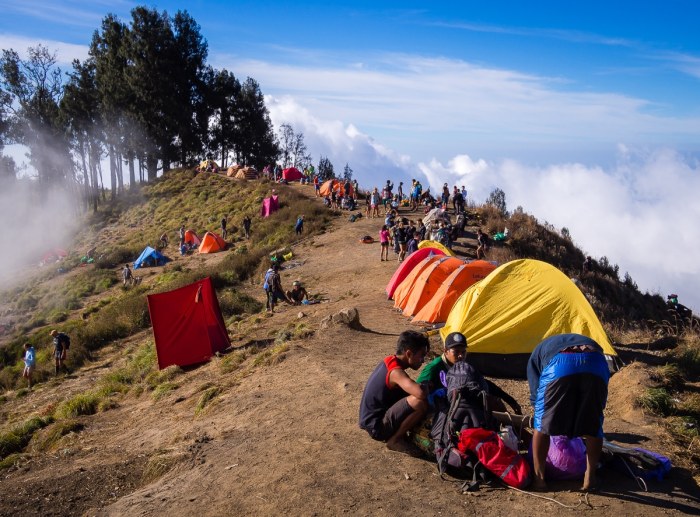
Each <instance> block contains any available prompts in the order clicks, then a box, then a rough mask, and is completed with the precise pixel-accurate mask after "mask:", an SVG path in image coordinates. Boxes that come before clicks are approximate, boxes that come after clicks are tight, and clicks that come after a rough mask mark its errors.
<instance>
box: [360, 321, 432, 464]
mask: <svg viewBox="0 0 700 517" xmlns="http://www.w3.org/2000/svg"><path fill="white" fill-rule="evenodd" d="M429 349H430V342H429V341H428V337H427V336H426V335H425V334H422V333H420V332H416V331H414V330H406V331H404V332H402V333H401V334H400V335H399V339H398V342H397V344H396V354H394V355H390V356H387V357H385V358H384V359H383V360H382V361H381V362H380V363H379V365H378V366H377V367H376V368H375V369H374V371H373V372H372V374H371V375H370V376H369V379H368V380H367V384H365V389H364V391H363V392H362V400H361V401H360V421H359V425H360V428H361V429H364V430H365V431H367V433H368V434H369V435H370V437H371V438H372V439H374V440H378V441H382V442H386V447H387V449H391V450H395V451H402V452H404V451H406V450H407V443H406V441H405V439H406V433H407V432H408V431H409V430H410V429H413V428H414V427H415V426H416V424H418V422H420V421H421V419H422V418H423V416H424V415H425V413H426V412H427V411H428V400H427V399H428V389H429V388H428V385H427V384H426V385H420V384H418V383H416V382H415V381H414V380H413V379H411V378H410V377H409V376H408V374H406V371H405V370H406V369H407V368H411V369H412V370H418V369H419V368H420V367H421V365H422V364H423V361H425V356H426V354H427V353H428V350H429Z"/></svg>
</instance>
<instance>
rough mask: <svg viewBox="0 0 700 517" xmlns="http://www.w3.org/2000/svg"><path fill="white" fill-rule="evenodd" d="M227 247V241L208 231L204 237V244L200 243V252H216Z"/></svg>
mask: <svg viewBox="0 0 700 517" xmlns="http://www.w3.org/2000/svg"><path fill="white" fill-rule="evenodd" d="M225 249H226V241H225V240H223V239H222V238H221V237H219V236H218V235H217V234H215V233H212V232H207V233H205V234H204V237H203V238H202V244H200V245H199V252H200V253H216V252H217V251H223V250H225Z"/></svg>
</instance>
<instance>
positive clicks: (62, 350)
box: [49, 329, 70, 375]
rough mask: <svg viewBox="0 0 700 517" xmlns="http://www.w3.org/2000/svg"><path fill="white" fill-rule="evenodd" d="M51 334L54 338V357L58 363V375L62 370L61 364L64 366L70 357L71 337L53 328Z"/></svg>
mask: <svg viewBox="0 0 700 517" xmlns="http://www.w3.org/2000/svg"><path fill="white" fill-rule="evenodd" d="M49 335H50V336H51V337H52V338H53V357H54V360H55V363H56V375H58V373H59V372H60V371H61V366H63V363H64V362H65V360H66V358H67V357H68V347H69V346H70V338H69V337H68V336H67V335H66V334H64V333H63V332H59V331H57V330H56V329H53V330H51V332H50V333H49Z"/></svg>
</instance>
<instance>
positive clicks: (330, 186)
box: [319, 179, 345, 197]
mask: <svg viewBox="0 0 700 517" xmlns="http://www.w3.org/2000/svg"><path fill="white" fill-rule="evenodd" d="M333 190H335V192H336V194H339V195H341V196H344V195H345V189H344V188H343V184H342V182H340V181H338V180H336V179H332V180H328V181H325V182H324V183H323V184H322V185H321V188H320V189H319V193H320V194H321V196H323V197H326V196H330V195H331V192H332V191H333Z"/></svg>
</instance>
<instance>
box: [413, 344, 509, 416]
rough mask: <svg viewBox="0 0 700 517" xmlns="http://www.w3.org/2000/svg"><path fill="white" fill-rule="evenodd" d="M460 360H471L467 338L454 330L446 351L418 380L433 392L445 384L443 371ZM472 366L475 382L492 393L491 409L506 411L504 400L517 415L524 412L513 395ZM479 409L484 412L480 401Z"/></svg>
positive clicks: (424, 369)
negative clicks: (443, 382) (442, 377)
mask: <svg viewBox="0 0 700 517" xmlns="http://www.w3.org/2000/svg"><path fill="white" fill-rule="evenodd" d="M460 361H465V362H467V363H468V362H469V359H468V354H467V338H466V337H464V334H462V333H460V332H452V333H450V334H448V335H447V337H446V338H445V351H444V352H443V354H442V355H440V356H438V357H436V358H435V359H433V360H432V361H431V362H430V363H428V364H426V365H425V368H423V371H421V373H420V375H419V376H418V379H417V380H416V382H417V383H419V384H424V383H427V384H429V385H430V390H431V392H434V391H435V390H438V389H440V388H443V387H444V386H443V384H442V379H441V378H440V374H441V372H445V373H447V370H449V369H450V368H451V367H452V366H454V364H455V363H457V362H460ZM472 368H473V371H472V376H473V377H474V379H473V380H474V383H475V384H479V385H482V386H484V387H485V389H484V391H486V393H487V394H488V395H490V397H489V405H490V406H491V409H493V410H496V411H505V406H504V405H503V402H506V403H507V404H508V405H509V406H510V407H511V408H512V409H513V412H514V413H515V414H516V415H520V414H522V409H521V408H520V404H518V402H517V401H516V400H515V399H514V398H513V397H511V396H510V395H509V394H508V393H506V392H505V391H503V390H502V389H501V388H500V387H499V386H497V385H496V384H495V383H493V382H491V381H490V380H488V379H485V378H484V377H483V375H482V374H481V372H479V371H478V370H477V369H476V368H475V367H474V366H473V365H472ZM498 399H500V400H498ZM501 401H503V402H501ZM480 402H481V401H480ZM478 409H479V410H481V411H482V413H483V404H481V403H480V406H479V408H478Z"/></svg>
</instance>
